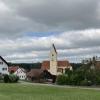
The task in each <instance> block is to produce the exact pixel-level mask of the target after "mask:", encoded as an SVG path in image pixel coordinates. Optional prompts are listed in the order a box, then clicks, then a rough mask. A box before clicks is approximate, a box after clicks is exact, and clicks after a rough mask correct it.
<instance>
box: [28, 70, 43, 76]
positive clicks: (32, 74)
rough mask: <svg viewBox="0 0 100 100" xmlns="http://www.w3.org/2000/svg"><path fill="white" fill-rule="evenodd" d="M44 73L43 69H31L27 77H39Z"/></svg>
mask: <svg viewBox="0 0 100 100" xmlns="http://www.w3.org/2000/svg"><path fill="white" fill-rule="evenodd" d="M42 72H43V70H41V69H31V71H30V72H28V73H27V76H28V77H38V76H40V75H41V73H42Z"/></svg>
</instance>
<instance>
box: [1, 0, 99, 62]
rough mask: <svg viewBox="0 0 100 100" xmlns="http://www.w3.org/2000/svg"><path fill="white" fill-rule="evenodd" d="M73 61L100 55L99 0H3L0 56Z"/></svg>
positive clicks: (20, 59) (11, 58)
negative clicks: (53, 55)
mask: <svg viewBox="0 0 100 100" xmlns="http://www.w3.org/2000/svg"><path fill="white" fill-rule="evenodd" d="M52 43H54V44H55V46H56V48H57V51H58V59H60V60H61V59H62V60H66V59H68V60H69V61H70V62H73V61H74V62H75V61H79V60H80V59H83V58H84V57H91V56H95V55H98V56H99V54H100V0H0V55H1V56H3V57H4V58H5V59H6V60H7V61H10V62H17V63H18V62H41V61H43V60H48V59H49V53H50V47H51V45H52Z"/></svg>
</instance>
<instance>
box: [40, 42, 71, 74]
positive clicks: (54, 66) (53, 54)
mask: <svg viewBox="0 0 100 100" xmlns="http://www.w3.org/2000/svg"><path fill="white" fill-rule="evenodd" d="M57 55H58V53H57V50H56V48H55V45H54V44H53V45H52V48H51V51H50V60H49V61H43V62H42V67H41V69H42V70H48V71H49V72H50V73H51V74H52V75H58V74H62V73H65V70H66V69H70V70H72V66H71V65H70V63H69V61H68V60H60V61H58V60H57Z"/></svg>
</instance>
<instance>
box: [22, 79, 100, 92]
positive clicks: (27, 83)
mask: <svg viewBox="0 0 100 100" xmlns="http://www.w3.org/2000/svg"><path fill="white" fill-rule="evenodd" d="M20 83H21V84H24V85H37V86H50V87H57V88H76V89H77V88H78V89H88V90H98V91H100V87H96V86H87V87H85V86H68V85H63V86H61V85H56V84H42V83H30V82H24V81H20Z"/></svg>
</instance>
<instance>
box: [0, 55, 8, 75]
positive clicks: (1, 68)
mask: <svg viewBox="0 0 100 100" xmlns="http://www.w3.org/2000/svg"><path fill="white" fill-rule="evenodd" d="M0 73H1V74H9V72H8V63H7V62H6V61H5V60H4V59H3V58H2V57H1V56H0Z"/></svg>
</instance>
